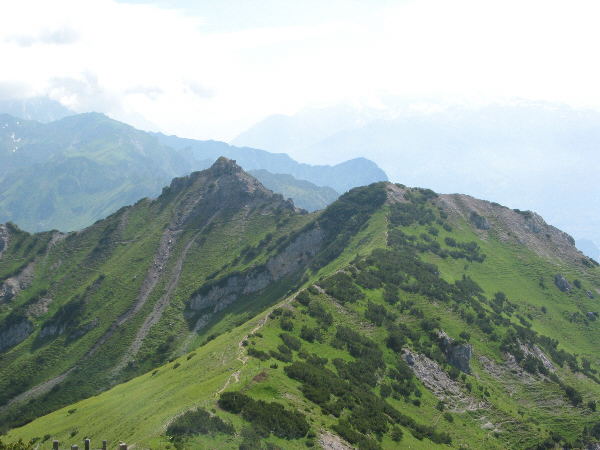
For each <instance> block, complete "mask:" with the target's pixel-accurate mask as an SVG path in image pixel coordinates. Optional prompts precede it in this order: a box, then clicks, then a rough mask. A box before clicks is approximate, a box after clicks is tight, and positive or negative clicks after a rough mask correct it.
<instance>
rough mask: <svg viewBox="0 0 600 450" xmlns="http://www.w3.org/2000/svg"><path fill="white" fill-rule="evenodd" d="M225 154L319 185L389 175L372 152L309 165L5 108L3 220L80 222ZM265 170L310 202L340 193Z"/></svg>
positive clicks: (314, 205)
mask: <svg viewBox="0 0 600 450" xmlns="http://www.w3.org/2000/svg"><path fill="white" fill-rule="evenodd" d="M163 141H164V142H163ZM171 144H172V146H171ZM184 144H185V145H184ZM221 155H225V156H229V157H233V158H236V157H239V159H240V161H239V163H240V165H242V166H243V167H244V168H246V169H269V170H271V172H275V173H279V174H282V173H292V174H295V176H296V178H299V179H308V180H313V179H315V180H319V183H317V184H319V185H327V186H330V185H333V186H337V185H338V183H340V182H342V180H343V183H344V184H343V186H344V189H343V190H346V189H348V188H350V187H354V186H357V185H360V184H362V183H366V184H368V183H371V182H373V181H379V180H386V179H387V177H386V175H385V173H384V172H383V171H381V169H379V168H378V167H377V166H376V165H375V164H373V163H372V162H370V161H367V160H360V161H358V160H354V161H349V162H347V163H343V164H338V165H337V166H309V165H307V164H300V163H298V162H296V161H294V160H292V159H291V158H290V157H289V156H287V155H284V154H273V153H268V152H265V151H262V150H256V149H246V148H245V149H240V148H236V147H231V146H229V145H227V144H224V143H222V142H213V141H208V142H203V141H194V140H188V139H179V138H176V137H169V138H166V137H164V136H162V135H156V134H153V133H147V132H144V131H140V130H136V129H135V128H133V127H131V126H129V125H126V124H124V123H121V122H117V121H115V120H111V119H109V118H108V117H106V116H104V115H102V114H96V113H88V114H79V115H74V116H70V117H67V118H64V119H62V120H58V121H56V122H52V123H47V124H42V123H38V122H33V121H26V120H22V119H17V118H14V117H11V116H9V115H6V114H0V223H2V222H8V221H11V222H13V223H15V224H17V225H18V226H19V227H21V228H22V229H25V230H27V231H46V230H50V229H58V230H61V231H70V230H79V229H81V228H83V227H86V226H89V225H91V224H92V223H94V222H95V221H97V220H99V219H102V218H105V217H107V216H108V215H109V214H112V213H114V212H115V211H117V210H118V209H119V208H121V207H123V206H126V205H129V204H131V203H133V202H135V201H137V200H138V199H140V198H143V197H156V196H157V195H159V194H160V191H161V189H162V187H163V186H165V185H166V184H168V183H169V182H170V180H171V179H172V178H173V177H176V176H183V175H187V174H189V173H190V172H192V171H194V170H200V169H205V168H207V167H209V166H210V165H211V164H212V163H213V162H214V161H215V160H216V159H217V158H218V157H219V156H221ZM353 173H360V177H358V178H357V177H354V176H353V175H352V174H353ZM263 177H269V179H270V180H271V181H272V182H271V184H272V185H277V186H276V187H278V188H280V189H281V192H280V193H283V194H285V195H286V196H287V197H292V198H294V199H297V200H298V204H301V205H303V206H306V208H307V209H311V210H315V209H320V208H322V207H324V206H326V204H327V203H324V202H330V201H333V199H334V198H335V197H333V193H332V191H331V189H317V188H316V187H312V186H310V183H304V184H303V182H301V181H297V180H296V181H294V180H289V179H287V180H282V179H281V178H282V175H268V174H264V175H263ZM321 181H322V182H321ZM275 190H276V191H277V189H275ZM313 191H314V192H313ZM317 191H318V192H317Z"/></svg>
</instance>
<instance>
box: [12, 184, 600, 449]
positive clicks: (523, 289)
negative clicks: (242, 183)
mask: <svg viewBox="0 0 600 450" xmlns="http://www.w3.org/2000/svg"><path fill="white" fill-rule="evenodd" d="M175 184H176V183H175ZM171 189H173V187H171ZM161 198H164V200H163V201H166V197H161ZM160 201H161V200H160V199H159V201H158V202H160ZM288 217H290V218H292V217H296V216H295V213H294V212H293V211H291V210H290V212H289V216H288ZM297 217H298V218H297V219H288V220H290V222H293V221H294V220H298V222H296V223H297V225H296V227H292V228H288V229H286V230H284V231H283V232H282V234H281V236H284V233H285V234H286V235H287V238H283V237H282V239H283V240H282V241H281V243H280V244H279V245H280V246H283V247H286V248H288V249H293V248H294V247H295V245H294V243H298V242H300V244H299V245H298V246H299V247H301V248H304V249H307V248H311V247H310V245H309V244H308V243H309V242H313V243H314V242H317V241H318V242H320V244H318V245H317V246H315V247H313V248H315V251H313V252H312V253H311V254H310V255H307V257H306V259H304V260H303V262H302V264H301V265H299V266H297V267H298V271H297V272H296V273H297V274H298V277H300V276H301V277H302V278H297V280H299V283H300V284H299V285H298V286H299V287H298V288H292V289H291V290H290V289H289V288H290V287H292V286H294V284H293V283H292V284H288V285H287V286H285V287H283V286H282V288H281V289H278V288H277V285H278V283H277V282H275V283H271V284H270V285H268V286H267V287H265V288H264V290H263V291H257V292H258V294H257V295H255V296H254V297H253V298H251V299H250V298H248V301H247V302H245V301H244V300H245V298H244V297H236V299H237V300H236V301H231V295H235V292H239V289H246V288H247V287H248V285H249V282H250V284H252V282H254V281H256V280H257V279H259V278H260V277H258V276H250V277H246V278H240V275H239V274H238V273H233V274H229V275H223V276H220V275H217V276H215V277H212V278H213V279H214V281H209V282H208V283H206V281H205V282H204V285H203V286H202V287H200V288H199V289H198V290H196V291H195V292H194V291H191V290H188V291H187V292H188V293H189V294H188V295H187V296H182V297H181V302H180V303H177V302H175V303H174V302H173V301H172V302H171V304H179V307H178V313H179V315H178V314H177V313H176V311H173V313H172V314H171V315H170V316H169V322H167V323H166V324H164V326H165V327H168V328H170V329H173V330H177V329H178V328H177V326H178V325H177V324H178V323H180V322H178V321H181V319H180V318H181V317H182V316H183V317H187V318H188V322H190V323H193V324H194V326H193V327H192V328H194V327H197V326H198V324H209V325H207V326H206V327H204V328H199V329H197V337H192V338H186V340H185V345H183V346H179V347H178V352H180V353H179V354H181V355H182V356H180V357H179V358H177V359H175V360H172V361H170V362H169V363H167V364H165V365H163V366H161V367H159V368H158V369H155V370H153V371H149V372H148V373H146V374H144V375H142V376H140V377H137V378H134V379H132V380H130V381H128V382H126V383H124V384H121V385H119V386H116V387H114V388H112V389H111V390H109V391H107V392H104V393H102V394H100V395H97V396H93V397H90V398H87V399H85V400H83V401H81V402H78V403H75V404H72V405H69V406H66V407H64V408H63V409H59V410H57V411H55V412H53V413H51V414H49V415H47V416H44V417H42V418H39V419H37V420H34V421H33V422H31V423H29V424H27V425H25V426H23V427H21V428H16V429H13V430H11V431H10V432H9V434H8V436H7V438H8V439H9V440H15V439H17V438H24V439H26V440H29V439H34V440H36V442H37V443H38V444H40V443H41V444H42V445H41V448H48V447H49V445H50V441H49V440H50V439H51V438H57V439H60V440H61V441H62V442H64V443H65V444H71V443H77V442H80V441H81V440H82V439H83V438H84V437H86V436H87V437H90V438H92V439H93V440H95V441H98V440H101V439H108V440H109V441H110V442H111V444H115V443H117V442H118V441H119V440H122V441H125V442H128V443H130V444H135V445H136V448H170V447H175V448H305V447H307V446H308V447H311V446H321V447H324V448H342V449H343V448H349V447H350V446H356V447H358V448H365V449H377V448H399V447H405V448H415V449H418V448H423V449H428V448H436V447H446V448H450V447H452V448H473V449H475V448H481V449H505V448H515V449H523V448H547V449H550V448H564V447H567V448H587V446H588V444H589V445H591V444H592V443H594V442H597V441H599V440H600V413H598V412H596V401H597V399H598V396H599V394H600V376H599V375H600V374H598V369H599V361H598V355H597V342H599V338H600V328H599V325H598V323H599V322H598V320H597V319H598V311H599V310H600V308H598V303H597V302H598V298H600V276H599V271H600V269H599V268H598V264H597V263H596V262H595V261H593V260H590V259H589V258H586V257H584V256H583V255H582V254H581V253H580V252H578V251H577V250H576V249H575V247H574V245H573V242H572V239H571V238H570V237H569V236H568V235H566V234H564V233H562V232H560V231H559V230H557V229H555V228H553V227H551V226H549V225H547V224H546V223H545V222H544V221H543V220H542V219H541V218H540V217H539V216H537V215H535V214H533V213H531V212H525V211H513V210H509V209H507V208H504V207H502V206H500V205H497V204H493V203H489V202H484V201H480V200H476V199H473V198H470V197H467V196H460V195H452V196H446V195H440V196H438V195H436V194H435V193H433V192H432V191H429V190H425V189H408V188H406V187H404V186H401V185H393V184H390V183H379V184H374V185H371V186H369V187H365V188H359V189H355V190H352V191H350V192H349V193H348V194H345V195H343V196H342V197H340V199H339V200H338V201H336V202H335V203H333V204H332V205H331V206H330V207H328V208H327V209H326V210H325V211H324V212H323V213H321V214H318V215H315V216H310V215H304V216H297ZM10 233H14V231H9V234H10ZM11 236H12V234H11ZM49 239H51V237H49V236H42V235H40V236H39V237H37V238H35V239H34V238H33V237H31V236H26V237H25V238H24V241H23V244H22V245H27V246H31V247H32V248H36V247H35V246H36V245H37V246H39V249H38V250H36V252H37V253H38V254H40V255H43V254H45V253H44V252H45V251H46V250H44V245H46V244H45V243H47V242H48V240H49ZM33 241H35V242H36V243H35V244H32V243H31V242H33ZM53 245H54V246H56V245H57V244H56V243H55V244H53ZM124 246H126V245H124ZM262 247H263V246H259V247H250V248H251V249H253V248H262ZM11 248H12V247H11V244H10V241H9V245H8V247H7V249H6V250H5V252H6V251H8V252H14V251H16V250H11ZM239 248H240V247H238V249H239ZM269 248H270V247H269V246H267V248H266V250H264V251H263V252H262V254H265V253H270V252H272V251H274V250H269ZM288 251H289V252H293V250H288ZM248 252H251V253H253V252H252V251H251V250H243V253H244V254H248ZM51 253H52V251H50V253H49V254H51ZM284 253H285V251H284ZM11 254H14V255H15V257H16V255H17V254H16V253H11ZM5 258H6V256H3V257H2V260H1V261H4V260H5ZM258 258H259V259H258V260H260V258H261V257H260V256H259V257H258ZM263 258H266V256H264V257H263ZM275 258H276V257H275ZM294 259H295V258H294ZM242 261H243V259H242ZM263 261H264V259H263ZM271 261H277V263H276V264H275V263H273V264H272V265H271V270H277V269H275V268H276V267H278V268H280V269H279V270H281V268H282V267H285V265H283V264H282V263H283V260H282V259H278V260H277V259H275V260H274V259H272V260H271ZM286 261H288V263H289V261H290V260H289V259H286ZM13 265H14V263H13ZM266 266H269V263H268V262H267V263H266ZM213 267H214V266H213ZM13 270H14V269H13ZM251 270H256V269H251ZM194 271H195V269H193V268H191V271H190V279H192V278H193V273H194ZM301 273H302V274H303V275H300V274H301ZM209 278H211V277H209ZM242 281H243V282H242ZM199 284H201V283H199ZM261 285H264V284H261ZM242 286H244V288H242ZM82 288H83V286H82ZM236 289H238V290H237V291H236ZM254 304H260V305H262V307H267V309H266V310H265V311H263V312H259V311H260V309H261V308H255V309H254V310H250V309H249V308H250V307H251V305H254ZM213 305H215V309H218V308H220V307H222V306H224V307H225V308H226V309H224V310H223V311H228V309H227V308H230V309H229V311H231V314H230V315H227V314H224V315H221V316H217V315H214V314H213V315H210V314H208V312H210V311H209V310H207V309H205V308H208V307H209V306H210V307H211V308H212V307H213ZM218 305H222V306H218ZM269 305H274V306H270V307H269ZM237 307H239V309H236V308H237ZM198 308H200V309H198ZM175 309H177V308H175ZM215 309H213V310H212V311H213V312H214V311H215ZM167 311H170V310H169V309H168V308H167V309H166V310H165V314H166V312H167ZM207 315H208V317H207ZM242 322H243V323H242ZM160 323H161V322H160V321H159V322H157V326H156V328H157V329H158V328H160ZM203 330H206V331H203ZM207 333H210V335H208V334H207ZM194 335H195V333H192V334H191V336H194ZM186 336H190V334H187V333H186ZM205 336H207V337H209V339H206V338H205ZM160 337H161V336H160V333H156V339H157V341H156V342H158V341H159V339H160ZM163 337H164V334H163ZM173 339H174V341H175V342H178V338H173ZM26 342H28V341H24V343H26ZM179 342H180V341H179ZM15 348H21V349H23V350H25V345H24V344H19V346H17V347H15ZM30 351H31V348H27V349H26V350H25V351H23V353H22V354H24V353H27V352H30ZM155 354H156V352H155V351H154V353H153V352H149V353H147V358H152V357H153V355H155ZM175 354H177V351H176V352H175ZM139 360H140V361H139V362H138V361H137V360H136V362H135V363H133V364H130V365H129V366H131V367H141V368H142V369H144V368H147V367H148V365H147V363H146V362H144V360H143V359H142V358H139ZM157 362H158V361H157ZM129 366H128V367H129ZM3 367H4V365H3ZM34 405H35V402H34V403H33V404H29V407H30V408H32V407H34Z"/></svg>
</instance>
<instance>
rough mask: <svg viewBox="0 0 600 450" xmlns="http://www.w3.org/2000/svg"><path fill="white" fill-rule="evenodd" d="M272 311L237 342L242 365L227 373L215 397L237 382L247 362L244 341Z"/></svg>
mask: <svg viewBox="0 0 600 450" xmlns="http://www.w3.org/2000/svg"><path fill="white" fill-rule="evenodd" d="M295 298H296V294H294V295H292V296H291V297H288V298H287V299H285V300H284V301H283V302H281V303H280V304H279V306H283V305H287V304H289V303H291V302H292V300H294V299H295ZM272 312H273V310H271V311H269V312H268V313H267V314H265V316H264V317H263V318H262V319H260V320H259V321H258V324H257V325H256V326H255V327H254V328H253V329H252V330H250V332H249V333H248V334H246V335H245V336H244V337H243V338H242V339H241V340H240V342H238V355H237V357H236V358H235V359H236V360H238V361H239V362H241V363H242V367H240V368H239V369H238V370H236V371H235V372H232V373H231V375H229V377H228V378H227V381H225V384H224V385H223V387H221V389H219V390H218V391H217V392H216V393H215V397H218V396H219V395H220V394H221V393H222V392H223V391H224V390H225V389H227V388H228V387H229V385H231V384H233V383H239V381H240V375H241V373H242V369H243V366H245V365H246V363H247V362H248V358H249V357H248V354H247V353H246V351H245V349H246V347H245V346H244V341H246V340H247V339H248V336H250V335H251V334H254V333H256V332H257V331H258V330H260V329H261V328H262V327H264V326H265V324H266V323H267V321H268V320H269V317H270V316H271V313H272Z"/></svg>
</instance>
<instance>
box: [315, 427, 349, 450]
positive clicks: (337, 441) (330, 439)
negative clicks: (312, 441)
mask: <svg viewBox="0 0 600 450" xmlns="http://www.w3.org/2000/svg"><path fill="white" fill-rule="evenodd" d="M319 445H321V448H323V449H324V450H351V449H352V448H353V447H352V446H351V445H350V444H348V443H347V442H346V441H344V440H343V439H342V438H341V437H339V436H338V435H337V434H333V433H331V432H330V431H323V432H322V433H321V434H319Z"/></svg>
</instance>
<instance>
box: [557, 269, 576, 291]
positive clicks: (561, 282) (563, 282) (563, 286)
mask: <svg viewBox="0 0 600 450" xmlns="http://www.w3.org/2000/svg"><path fill="white" fill-rule="evenodd" d="M554 284H555V285H556V287H557V288H558V289H559V290H561V291H562V292H571V290H572V289H573V287H572V286H571V283H569V282H568V281H567V279H566V278H565V277H564V276H562V275H561V274H560V273H558V274H556V275H555V276H554Z"/></svg>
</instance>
